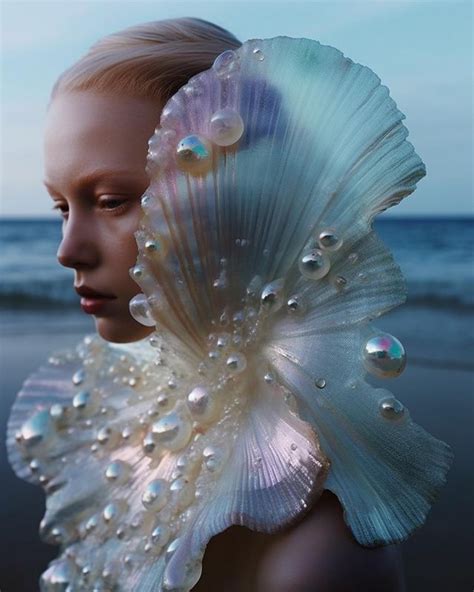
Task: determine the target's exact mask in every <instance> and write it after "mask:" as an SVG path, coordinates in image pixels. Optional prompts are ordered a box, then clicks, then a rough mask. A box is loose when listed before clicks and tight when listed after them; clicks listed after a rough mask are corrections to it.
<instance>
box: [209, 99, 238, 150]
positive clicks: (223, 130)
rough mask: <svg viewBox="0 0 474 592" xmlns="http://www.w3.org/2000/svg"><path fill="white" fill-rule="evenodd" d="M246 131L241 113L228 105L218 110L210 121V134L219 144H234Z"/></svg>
mask: <svg viewBox="0 0 474 592" xmlns="http://www.w3.org/2000/svg"><path fill="white" fill-rule="evenodd" d="M243 133H244V122H243V121H242V117H241V116H240V114H239V113H238V112H237V111H235V110H234V109H230V108H228V107H226V108H224V109H220V110H219V111H216V112H215V113H214V114H213V115H212V117H211V120H210V122H209V136H210V138H211V140H212V141H213V142H215V143H216V144H217V145H218V146H232V144H235V143H236V142H238V141H239V140H240V138H241V136H242V134H243Z"/></svg>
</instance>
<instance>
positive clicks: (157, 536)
mask: <svg viewBox="0 0 474 592" xmlns="http://www.w3.org/2000/svg"><path fill="white" fill-rule="evenodd" d="M150 538H151V542H152V544H153V546H154V547H155V549H156V550H157V551H159V550H160V549H162V548H163V547H164V546H165V545H166V543H167V542H168V540H169V538H170V530H169V528H168V527H167V526H166V525H164V524H159V525H158V526H156V527H155V528H154V529H153V530H152V532H151V535H150Z"/></svg>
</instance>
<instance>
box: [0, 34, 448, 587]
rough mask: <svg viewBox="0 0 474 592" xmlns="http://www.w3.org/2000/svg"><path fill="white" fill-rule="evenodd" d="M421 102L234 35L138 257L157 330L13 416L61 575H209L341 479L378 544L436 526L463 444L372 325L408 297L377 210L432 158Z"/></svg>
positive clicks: (58, 579)
mask: <svg viewBox="0 0 474 592" xmlns="http://www.w3.org/2000/svg"><path fill="white" fill-rule="evenodd" d="M302 92H304V96H302V95H301V93H302ZM402 119H403V115H402V114H401V113H400V111H399V110H398V109H397V108H396V105H395V103H394V102H393V100H392V99H391V98H390V96H389V94H388V91H387V89H386V87H383V86H381V84H380V81H379V79H378V77H377V76H376V75H375V74H374V73H373V72H372V71H371V70H370V69H368V68H366V67H363V66H360V65H359V64H355V63H354V62H352V61H351V60H349V59H347V58H345V57H344V56H343V55H342V53H340V52H339V51H338V50H336V49H334V48H332V47H328V46H323V45H321V44H319V43H317V42H316V41H310V40H307V39H289V38H276V39H270V40H252V41H249V42H247V43H245V44H244V45H243V46H242V47H241V48H239V49H238V50H236V51H228V52H224V53H223V54H222V55H221V56H219V57H218V58H217V59H216V61H215V62H214V65H213V66H212V68H211V69H210V70H208V71H206V72H204V73H202V74H199V75H197V76H195V77H193V78H192V79H191V80H190V81H189V83H188V84H186V85H185V86H184V87H183V88H182V89H180V90H179V91H178V93H177V94H176V95H175V96H173V97H172V98H171V99H170V101H169V102H168V103H167V104H166V106H165V107H164V109H163V111H162V116H161V121H160V125H158V126H157V129H156V130H155V134H154V135H153V137H152V138H151V139H150V142H149V152H148V159H147V172H148V174H149V175H150V178H151V183H150V186H149V188H148V189H147V191H146V193H145V195H144V196H143V197H142V200H141V204H142V209H143V217H142V220H141V221H140V225H139V228H138V230H137V232H136V234H135V236H136V240H137V245H138V258H137V261H136V265H135V266H134V267H133V268H132V270H131V271H130V274H131V276H132V278H133V279H134V280H135V281H136V282H137V284H138V286H139V287H140V289H141V292H142V294H140V295H139V296H137V297H136V298H135V299H134V300H133V301H132V303H131V306H130V310H131V314H132V315H133V316H134V318H135V319H136V320H138V321H139V322H141V323H143V324H145V325H147V326H150V327H152V326H154V327H155V329H154V331H153V333H152V335H151V336H150V338H147V339H145V340H143V341H140V342H136V343H130V344H121V345H119V344H112V343H106V342H105V341H103V340H102V339H100V338H99V337H93V336H89V337H86V338H85V339H84V340H83V341H82V342H81V343H80V344H79V345H78V347H77V349H76V350H73V351H69V352H57V353H55V354H54V355H53V356H51V358H50V362H49V363H48V365H46V366H45V367H43V368H41V369H40V370H39V371H38V373H36V374H35V375H33V376H32V377H31V378H30V379H29V380H28V381H27V382H26V383H25V385H24V387H23V389H22V391H21V393H20V395H19V397H18V399H17V402H16V403H15V406H14V408H13V411H12V415H11V418H10V422H9V427H8V450H9V456H10V460H11V462H12V465H13V467H14V469H15V471H16V472H17V473H18V475H20V476H21V477H23V478H26V479H28V480H29V481H31V482H33V483H37V484H40V485H42V486H43V487H44V488H45V491H46V495H47V511H46V514H45V517H44V519H43V521H42V524H41V535H42V536H43V537H44V538H45V540H49V541H51V542H53V543H55V544H59V545H60V555H59V557H58V559H57V560H55V561H54V562H52V564H51V565H50V567H49V568H48V569H47V570H46V572H45V573H44V575H43V577H42V581H41V590H42V592H55V591H56V590H67V591H68V592H91V591H96V592H99V591H104V592H105V590H114V592H115V591H116V592H125V591H127V592H128V591H129V590H139V591H140V592H151V591H152V590H164V589H170V590H180V591H182V592H187V591H189V590H191V588H192V587H193V586H194V585H195V583H196V582H197V580H198V579H199V577H200V573H201V561H202V556H203V553H204V550H205V548H206V545H207V543H208V541H209V540H210V538H211V537H212V536H213V535H214V534H216V533H218V532H222V531H224V530H226V529H227V528H228V527H229V526H231V525H232V524H241V525H244V526H247V527H249V528H252V529H255V530H259V531H263V532H275V531H277V530H278V529H282V528H284V527H285V526H286V525H288V524H289V523H291V522H292V521H294V520H296V519H298V518H299V517H300V516H301V514H302V512H304V511H305V510H307V508H308V506H309V504H311V503H313V501H314V500H315V499H317V497H318V495H319V494H320V493H321V492H322V490H323V489H324V488H327V489H329V490H331V491H333V492H334V493H335V494H336V495H337V496H338V498H339V500H340V502H341V504H342V506H343V507H344V517H345V520H346V522H347V524H348V526H349V527H350V529H351V530H352V533H353V535H354V537H355V538H356V540H358V541H359V542H360V543H362V544H364V545H368V546H370V545H373V544H379V543H392V542H396V541H400V540H403V539H404V538H406V537H407V536H408V535H409V534H410V533H411V532H412V531H413V530H414V529H415V528H417V527H419V526H420V525H421V524H422V522H423V520H424V517H425V516H426V513H427V512H428V510H429V508H430V504H431V502H432V499H434V497H435V495H436V493H437V492H438V490H439V488H440V487H441V485H442V483H443V481H444V479H445V475H446V472H447V470H448V466H449V463H450V452H449V449H448V447H447V446H446V445H445V444H444V443H442V442H440V441H438V440H436V439H435V438H433V437H432V436H430V435H429V434H428V433H426V432H425V431H424V430H423V429H422V428H420V427H419V426H417V425H416V424H414V423H413V422H412V420H411V418H410V414H409V411H408V409H406V408H405V407H404V406H403V404H402V403H401V402H400V401H398V399H397V398H395V396H394V395H393V394H392V393H391V392H390V391H389V390H387V389H384V388H375V387H373V386H372V385H371V384H369V382H368V381H366V380H365V378H366V374H367V371H370V372H371V373H375V374H376V375H378V376H383V377H388V376H395V375H397V374H398V373H399V372H400V371H401V368H402V365H403V364H404V354H403V353H402V349H403V348H401V347H400V346H401V344H400V345H399V342H397V340H396V338H393V337H392V336H390V337H387V336H382V335H381V332H380V331H378V330H377V328H376V327H373V326H372V325H371V321H372V319H374V318H377V317H378V316H380V315H381V314H383V313H384V312H386V311H388V310H390V309H391V308H393V307H395V306H397V305H399V304H401V303H402V302H403V301H404V298H405V286H404V282H403V278H402V276H401V273H400V269H399V267H398V266H397V264H396V263H395V262H394V260H393V258H392V256H391V254H390V253H389V251H388V250H387V248H386V247H385V245H384V244H383V243H382V241H380V240H379V239H378V237H377V235H376V234H375V232H374V230H373V227H372V221H373V218H374V216H376V214H377V213H379V212H381V211H383V210H385V209H386V208H388V207H390V206H392V205H395V204H396V203H398V202H399V201H400V199H402V197H405V196H407V195H409V194H410V193H411V192H412V191H413V190H414V188H415V185H416V183H417V181H419V180H420V179H421V177H422V176H423V175H424V172H425V170H424V165H423V163H422V162H421V160H420V159H419V157H418V156H417V154H416V153H415V152H414V149H413V146H411V144H409V143H408V142H406V134H407V131H406V128H405V127H404V126H403V125H402ZM152 320H153V322H152ZM329 468H330V470H329ZM395 490H396V491H397V496H394V495H393V491H395Z"/></svg>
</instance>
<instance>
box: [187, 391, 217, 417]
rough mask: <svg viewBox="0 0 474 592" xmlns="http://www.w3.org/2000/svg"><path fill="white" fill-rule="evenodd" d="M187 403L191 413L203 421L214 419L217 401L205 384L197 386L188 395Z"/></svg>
mask: <svg viewBox="0 0 474 592" xmlns="http://www.w3.org/2000/svg"><path fill="white" fill-rule="evenodd" d="M187 404H188V407H189V410H190V411H191V414H192V415H193V416H194V417H195V418H196V419H200V420H202V421H210V420H212V419H214V417H215V415H216V411H217V407H216V405H215V402H214V401H213V400H212V398H211V396H210V394H209V391H208V390H207V389H206V388H205V387H203V386H197V387H195V388H194V389H193V390H192V391H191V392H190V393H189V395H188V397H187Z"/></svg>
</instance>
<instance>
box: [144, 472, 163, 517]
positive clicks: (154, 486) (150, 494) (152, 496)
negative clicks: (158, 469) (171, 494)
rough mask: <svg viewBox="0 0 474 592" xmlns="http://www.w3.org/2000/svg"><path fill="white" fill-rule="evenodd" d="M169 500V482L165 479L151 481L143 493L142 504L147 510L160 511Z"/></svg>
mask: <svg viewBox="0 0 474 592" xmlns="http://www.w3.org/2000/svg"><path fill="white" fill-rule="evenodd" d="M167 501H168V484H167V483H166V481H165V480H164V479H155V480H154V481H150V483H148V485H147V486H146V488H145V491H144V492H143V495H142V504H143V505H144V506H145V508H146V509H147V510H150V509H152V510H154V511H155V512H158V511H160V510H161V509H162V508H164V507H165V505H166V502H167Z"/></svg>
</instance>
